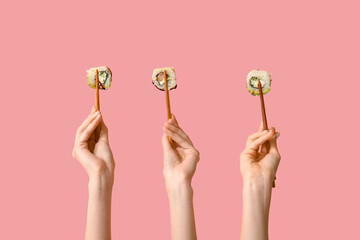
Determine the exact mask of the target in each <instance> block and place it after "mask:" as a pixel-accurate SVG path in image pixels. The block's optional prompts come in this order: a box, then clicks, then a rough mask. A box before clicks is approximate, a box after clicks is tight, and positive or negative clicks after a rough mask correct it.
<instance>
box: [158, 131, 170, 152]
mask: <svg viewBox="0 0 360 240" xmlns="http://www.w3.org/2000/svg"><path fill="white" fill-rule="evenodd" d="M161 142H162V146H163V150H164V153H166V152H167V151H169V150H171V149H172V147H171V145H170V142H169V138H168V136H167V135H166V134H165V133H163V135H162V138H161Z"/></svg>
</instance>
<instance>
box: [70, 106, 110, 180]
mask: <svg viewBox="0 0 360 240" xmlns="http://www.w3.org/2000/svg"><path fill="white" fill-rule="evenodd" d="M97 127H98V128H100V132H99V133H98V134H99V136H95V134H96V132H97V131H95V130H96V129H97ZM72 155H73V157H74V158H76V159H77V160H78V161H79V162H80V163H81V164H82V165H83V167H84V168H85V170H86V172H87V174H88V175H89V178H90V180H91V179H95V178H96V179H97V178H99V177H101V178H102V180H104V181H105V182H106V183H109V184H110V185H111V186H112V184H113V181H114V168H115V162H114V158H113V155H112V152H111V149H110V145H109V139H108V128H107V127H106V125H105V123H104V121H103V120H102V116H101V113H100V112H99V111H95V108H94V107H93V108H92V110H91V113H90V115H89V116H88V117H87V118H86V119H85V120H84V122H83V123H82V124H81V125H80V127H79V128H78V129H77V132H76V137H75V144H74V148H73V152H72Z"/></svg>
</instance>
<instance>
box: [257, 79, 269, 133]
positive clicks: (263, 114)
mask: <svg viewBox="0 0 360 240" xmlns="http://www.w3.org/2000/svg"><path fill="white" fill-rule="evenodd" d="M258 88H259V95H260V104H261V114H262V121H263V130H268V124H267V119H266V112H265V103H264V96H263V92H262V86H261V82H260V79H259V83H258Z"/></svg>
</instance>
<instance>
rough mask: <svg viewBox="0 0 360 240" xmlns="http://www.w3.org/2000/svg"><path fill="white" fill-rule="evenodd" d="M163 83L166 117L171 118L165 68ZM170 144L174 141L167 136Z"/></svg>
mask: <svg viewBox="0 0 360 240" xmlns="http://www.w3.org/2000/svg"><path fill="white" fill-rule="evenodd" d="M164 84H165V98H166V111H167V119H168V120H169V119H170V118H171V109H170V97H169V89H168V84H167V75H166V70H164ZM169 142H170V145H171V146H172V147H173V146H174V141H173V140H172V139H171V138H170V137H169Z"/></svg>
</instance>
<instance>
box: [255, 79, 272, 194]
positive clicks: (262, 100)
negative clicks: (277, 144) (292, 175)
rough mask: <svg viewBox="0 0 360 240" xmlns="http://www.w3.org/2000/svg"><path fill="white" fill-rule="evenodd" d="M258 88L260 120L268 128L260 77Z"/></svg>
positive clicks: (264, 127)
mask: <svg viewBox="0 0 360 240" xmlns="http://www.w3.org/2000/svg"><path fill="white" fill-rule="evenodd" d="M258 88H259V95H260V104H261V115H262V122H263V130H268V129H269V127H268V124H267V118H266V111H265V102H264V95H263V92H262V86H261V82H260V79H259V83H258ZM264 144H266V145H267V146H266V147H267V149H269V148H270V144H269V142H266V143H264ZM275 179H276V176H275ZM272 187H273V188H274V187H275V180H274V181H273V185H272Z"/></svg>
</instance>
